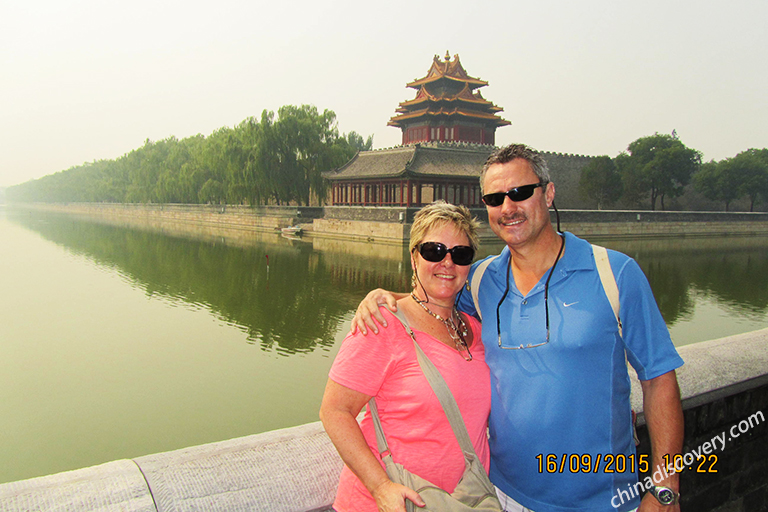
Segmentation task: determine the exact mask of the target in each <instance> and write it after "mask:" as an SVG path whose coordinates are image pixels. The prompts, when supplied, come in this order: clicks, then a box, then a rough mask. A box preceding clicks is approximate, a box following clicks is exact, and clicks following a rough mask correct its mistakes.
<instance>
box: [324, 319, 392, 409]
mask: <svg viewBox="0 0 768 512" xmlns="http://www.w3.org/2000/svg"><path fill="white" fill-rule="evenodd" d="M381 311H382V314H383V315H384V317H385V319H386V320H387V327H385V328H381V329H379V332H378V334H377V333H374V332H372V331H369V332H368V335H366V336H364V335H362V334H361V333H360V331H359V330H358V331H357V332H356V333H355V334H350V335H348V336H347V337H346V338H345V339H344V341H343V342H342V344H341V348H340V349H339V353H338V354H337V355H336V359H335V360H334V361H333V365H332V366H331V371H330V373H329V375H328V376H329V377H330V379H331V380H332V381H334V382H336V383H337V384H341V385H342V386H345V387H347V388H349V389H352V390H354V391H358V392H360V393H363V394H366V395H369V396H376V395H377V394H378V392H379V389H381V385H382V383H383V382H384V380H385V379H386V377H387V375H388V374H389V373H391V371H392V369H393V366H394V364H395V347H394V343H395V340H396V337H397V336H398V335H403V334H404V333H405V331H404V329H403V327H402V324H401V323H400V322H398V321H397V319H396V318H395V317H394V316H393V315H392V314H391V313H390V312H389V310H387V309H386V308H385V307H382V308H381Z"/></svg>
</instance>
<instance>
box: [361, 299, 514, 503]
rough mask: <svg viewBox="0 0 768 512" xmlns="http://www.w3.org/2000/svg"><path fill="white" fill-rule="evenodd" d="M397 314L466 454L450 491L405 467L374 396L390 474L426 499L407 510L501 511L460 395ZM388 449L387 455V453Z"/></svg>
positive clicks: (382, 449) (376, 421) (380, 442)
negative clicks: (394, 453)
mask: <svg viewBox="0 0 768 512" xmlns="http://www.w3.org/2000/svg"><path fill="white" fill-rule="evenodd" d="M395 317H396V318H397V319H398V320H400V322H401V323H402V324H403V326H404V327H405V330H406V331H407V332H408V334H409V335H410V336H411V339H412V340H413V345H414V347H415V349H416V358H417V360H418V362H419V366H420V367H421V371H423V372H424V375H425V377H426V378H427V381H429V385H430V386H431V387H432V390H433V391H434V392H435V394H436V395H437V398H438V400H439V401H440V405H441V406H442V407H443V410H444V411H445V415H446V416H447V417H448V422H449V423H450V424H451V428H452V429H453V433H454V435H455V436H456V440H457V441H458V442H459V446H460V447H461V451H462V452H463V454H464V464H465V469H464V474H463V475H462V477H461V480H459V483H458V485H457V486H456V488H455V489H454V491H453V493H448V492H447V491H445V490H444V489H441V488H440V487H438V486H436V485H435V484H433V483H432V482H430V481H428V480H426V479H424V478H421V477H420V476H418V475H415V474H413V473H411V472H410V471H408V470H407V469H405V468H404V467H403V466H402V464H398V463H397V462H395V461H394V460H393V459H392V452H390V451H389V446H388V445H387V439H386V437H385V436H384V430H383V429H382V426H381V419H380V418H379V412H378V409H377V408H376V399H375V398H371V400H370V401H369V402H368V407H369V408H370V410H371V417H372V419H373V425H374V428H375V430H376V445H377V448H378V450H379V456H380V457H381V460H382V461H383V462H384V468H385V471H386V472H387V476H388V477H389V479H390V480H392V481H393V482H395V483H398V484H401V485H404V486H406V487H409V488H411V489H413V490H414V491H416V492H418V493H419V495H420V496H421V498H422V499H423V500H424V503H426V504H427V506H426V507H424V508H419V507H417V506H416V505H414V504H413V502H412V501H411V500H406V502H405V509H406V511H407V512H414V511H434V512H470V511H476V512H501V511H502V508H501V505H500V504H499V499H498V497H497V496H496V489H495V487H494V486H493V484H492V483H491V481H490V480H489V479H488V475H487V474H486V472H485V468H483V465H482V464H481V462H480V460H479V459H478V458H477V454H476V453H475V449H474V448H473V446H472V442H471V441H470V439H469V434H468V433H467V427H466V425H464V420H463V419H462V417H461V412H459V406H458V405H456V399H455V398H454V397H453V394H452V393H451V390H450V389H449V388H448V385H447V384H446V383H445V380H444V379H443V376H442V375H440V371H439V370H438V369H437V367H436V366H435V365H434V364H433V363H432V361H430V360H429V358H428V357H427V355H426V354H425V353H424V351H423V350H422V349H421V347H420V346H419V344H418V343H417V342H416V337H415V336H414V335H413V330H412V329H411V328H410V326H409V325H408V322H407V320H406V319H405V317H404V316H403V315H402V313H401V312H400V311H397V312H396V313H395ZM385 453H386V455H385Z"/></svg>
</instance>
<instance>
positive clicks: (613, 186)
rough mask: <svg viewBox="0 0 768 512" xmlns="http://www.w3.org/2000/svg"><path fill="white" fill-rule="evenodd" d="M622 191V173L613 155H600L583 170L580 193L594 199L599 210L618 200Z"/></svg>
mask: <svg viewBox="0 0 768 512" xmlns="http://www.w3.org/2000/svg"><path fill="white" fill-rule="evenodd" d="M622 191H623V186H622V183H621V175H620V174H619V171H618V169H617V168H616V164H615V163H614V162H613V160H612V159H611V157H609V156H598V157H596V158H594V159H592V161H591V162H589V163H588V164H587V165H586V166H585V167H584V168H583V169H582V170H581V177H580V178H579V193H580V194H581V197H582V198H584V199H587V200H594V201H595V202H596V203H597V209H598V210H602V209H603V207H604V206H610V205H612V204H613V203H615V202H616V201H618V200H619V198H620V197H621V193H622Z"/></svg>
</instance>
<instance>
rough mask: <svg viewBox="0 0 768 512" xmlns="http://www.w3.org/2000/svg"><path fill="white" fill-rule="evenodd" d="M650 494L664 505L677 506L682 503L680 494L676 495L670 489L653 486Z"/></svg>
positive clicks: (650, 488) (649, 490)
mask: <svg viewBox="0 0 768 512" xmlns="http://www.w3.org/2000/svg"><path fill="white" fill-rule="evenodd" d="M648 492H649V493H651V495H652V496H653V497H654V498H656V499H657V500H658V502H659V503H661V504H662V505H676V504H677V503H679V502H680V494H679V493H676V492H675V491H673V490H672V489H670V488H669V487H658V486H656V485H652V486H651V487H649V488H648Z"/></svg>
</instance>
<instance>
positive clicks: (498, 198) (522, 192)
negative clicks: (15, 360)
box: [483, 182, 546, 207]
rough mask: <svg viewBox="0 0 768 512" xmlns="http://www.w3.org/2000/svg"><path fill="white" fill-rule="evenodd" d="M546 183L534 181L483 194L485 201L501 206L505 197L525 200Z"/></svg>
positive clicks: (515, 200)
mask: <svg viewBox="0 0 768 512" xmlns="http://www.w3.org/2000/svg"><path fill="white" fill-rule="evenodd" d="M544 185H546V183H544V182H540V183H534V184H533V185H521V186H519V187H515V188H513V189H510V190H507V191H506V192H495V193H493V194H486V195H484V196H483V202H484V203H485V204H487V205H488V206H490V207H495V206H501V205H502V204H503V203H504V198H505V197H508V198H510V199H511V200H512V201H514V202H516V203H517V202H518V201H525V200H526V199H528V198H529V197H531V196H532V195H533V191H534V190H536V189H537V188H539V187H543V186H544Z"/></svg>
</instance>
